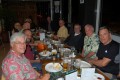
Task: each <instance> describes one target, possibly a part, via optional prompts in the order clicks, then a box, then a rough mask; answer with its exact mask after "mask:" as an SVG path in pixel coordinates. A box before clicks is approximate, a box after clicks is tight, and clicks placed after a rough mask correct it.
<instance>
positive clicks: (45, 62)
mask: <svg viewBox="0 0 120 80" xmlns="http://www.w3.org/2000/svg"><path fill="white" fill-rule="evenodd" d="M47 38H50V37H47ZM51 39H53V38H51ZM38 42H41V41H39V40H38ZM52 45H53V47H54V48H55V49H56V48H57V47H56V45H55V44H52ZM45 46H46V45H45ZM47 47H48V45H47ZM64 48H69V46H68V45H66V44H64ZM52 49H53V48H52ZM52 49H48V48H46V50H48V51H51V50H52ZM39 53H40V51H39ZM40 57H41V59H40V60H41V63H42V74H43V75H44V74H46V73H49V72H47V71H46V69H45V66H46V65H47V64H48V63H51V62H56V63H61V62H62V61H63V59H62V57H59V58H57V57H56V58H55V60H53V58H45V57H43V58H42V56H40ZM74 59H81V60H84V59H83V57H82V56H81V55H76V57H75V58H74ZM95 70H96V72H97V73H99V74H101V75H103V76H104V78H105V80H110V79H109V78H108V77H107V76H106V75H105V74H104V72H102V71H101V70H100V69H98V68H96V67H95ZM74 71H75V70H74ZM64 76H65V75H64ZM51 80H54V79H51Z"/></svg>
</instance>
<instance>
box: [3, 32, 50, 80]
mask: <svg viewBox="0 0 120 80" xmlns="http://www.w3.org/2000/svg"><path fill="white" fill-rule="evenodd" d="M10 46H11V49H10V51H9V52H8V55H7V56H6V57H5V59H4V60H3V62H2V72H3V75H4V76H5V78H6V80H49V77H50V76H49V74H45V75H44V76H43V77H42V78H40V74H39V73H38V72H37V71H35V70H34V69H33V68H32V66H31V64H30V62H29V60H28V59H27V58H26V57H25V56H24V54H23V53H24V52H25V50H26V36H25V35H24V34H23V33H14V34H13V35H12V36H11V38H10Z"/></svg>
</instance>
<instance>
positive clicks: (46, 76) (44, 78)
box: [38, 74, 50, 80]
mask: <svg viewBox="0 0 120 80" xmlns="http://www.w3.org/2000/svg"><path fill="white" fill-rule="evenodd" d="M49 78H50V74H45V75H43V76H42V77H41V78H40V79H38V80H49Z"/></svg>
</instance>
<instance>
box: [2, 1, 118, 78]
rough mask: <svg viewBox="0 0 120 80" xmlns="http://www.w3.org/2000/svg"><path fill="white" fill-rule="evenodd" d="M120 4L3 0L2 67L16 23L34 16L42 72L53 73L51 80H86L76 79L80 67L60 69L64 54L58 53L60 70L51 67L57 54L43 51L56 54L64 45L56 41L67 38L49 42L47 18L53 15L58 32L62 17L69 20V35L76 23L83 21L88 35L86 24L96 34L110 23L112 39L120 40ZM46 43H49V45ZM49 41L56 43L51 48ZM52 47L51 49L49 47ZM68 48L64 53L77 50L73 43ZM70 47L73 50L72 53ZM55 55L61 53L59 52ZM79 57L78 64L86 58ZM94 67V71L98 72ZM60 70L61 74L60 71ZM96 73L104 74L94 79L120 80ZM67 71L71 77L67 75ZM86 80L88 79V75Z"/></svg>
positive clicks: (35, 36) (115, 2) (82, 28)
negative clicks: (51, 55) (91, 27)
mask: <svg viewBox="0 0 120 80" xmlns="http://www.w3.org/2000/svg"><path fill="white" fill-rule="evenodd" d="M119 7H120V5H119V2H118V0H116V1H113V0H0V66H2V61H3V59H4V58H5V57H6V55H7V54H8V51H9V50H10V49H11V47H10V37H11V35H12V34H13V32H12V31H13V28H14V24H15V22H19V23H20V24H21V25H23V24H24V22H25V19H27V18H30V19H31V21H32V23H33V27H31V31H32V30H33V31H32V34H33V37H34V39H35V40H37V41H36V43H38V45H37V47H35V48H36V50H37V52H38V54H40V55H39V56H42V57H43V58H42V57H41V62H42V63H43V65H42V69H43V70H42V71H40V73H41V74H44V73H47V72H48V73H49V72H50V79H49V80H82V79H80V78H77V79H75V78H73V77H75V74H77V75H78V73H75V72H76V69H77V68H76V69H73V68H72V70H68V71H67V72H66V71H65V72H61V71H60V70H62V69H61V67H63V64H64V61H65V59H63V58H62V59H61V58H60V57H59V56H61V55H57V56H56V55H55V56H56V58H55V60H56V62H59V63H60V68H59V69H60V70H58V71H56V70H55V71H54V70H49V65H51V64H49V63H52V62H53V63H54V57H52V58H50V57H48V58H44V57H45V56H46V55H45V56H43V55H42V54H44V52H45V53H46V50H49V51H50V52H51V54H54V52H56V50H59V49H58V47H61V46H63V45H61V46H60V45H59V46H58V45H56V44H60V43H62V42H63V40H64V39H62V40H61V41H62V42H59V39H57V40H58V41H56V40H54V39H53V40H52V42H51V41H50V42H49V39H45V38H46V36H47V37H50V36H51V35H50V33H49V31H48V30H46V27H45V26H46V21H47V17H48V16H49V17H50V20H51V21H52V22H53V25H54V26H55V31H54V32H55V33H54V34H57V31H58V29H59V20H60V19H62V20H64V22H65V26H66V28H67V30H68V34H71V33H72V32H73V30H74V29H73V26H74V24H76V23H78V24H80V26H81V32H82V33H83V34H84V35H85V29H84V28H85V25H86V24H90V25H93V28H94V32H95V33H96V34H98V31H99V28H100V27H102V26H106V27H107V28H108V29H109V30H110V32H111V33H112V39H113V40H115V41H116V42H118V43H120V12H119V10H118V9H119ZM39 32H40V35H39ZM42 33H45V34H42ZM51 33H52V32H51ZM41 35H42V37H41ZM42 38H44V39H42ZM40 40H43V41H42V42H41V43H42V44H39V42H40ZM47 41H48V43H47ZM44 43H46V44H47V46H46V45H45V44H44ZM49 44H51V45H53V46H52V47H51V45H49ZM49 47H50V48H51V49H48V48H49ZM64 47H65V48H64V49H65V50H66V52H64V53H71V52H73V53H74V51H75V50H72V48H71V47H70V48H69V46H67V45H64ZM68 48H69V49H68ZM67 49H68V50H67ZM69 50H70V51H71V52H69ZM67 51H68V52H67ZM41 52H43V53H41ZM55 54H58V53H57V52H56V53H55ZM66 55H67V54H66ZM66 55H65V56H66ZM47 56H48V55H47ZM53 56H54V55H53ZM73 56H74V54H73ZM76 57H77V59H78V58H79V59H78V60H77V59H76V61H74V63H75V62H76V63H79V60H81V59H82V58H81V57H80V56H79V55H77V54H76ZM42 59H43V60H42ZM47 59H48V60H47ZM61 60H63V62H61ZM82 61H83V63H84V64H86V65H87V66H88V67H91V64H89V63H87V62H85V61H84V60H82ZM47 64H48V65H47ZM54 64H55V63H54ZM61 64H62V66H61ZM56 65H57V64H56ZM74 65H75V64H74ZM76 65H77V64H76ZM46 67H47V68H46ZM55 67H56V66H55ZM75 67H77V66H75ZM93 68H95V66H92V69H93ZM92 69H91V72H92V71H94V70H92ZM82 70H84V69H82ZM59 71H60V72H61V73H58V72H59ZM63 71H64V68H63ZM89 71H90V70H89ZM87 72H88V71H87ZM95 72H97V73H98V74H100V75H102V77H100V78H97V79H94V80H119V79H110V78H109V76H106V74H104V72H102V71H101V70H99V69H97V70H96V69H95ZM72 73H74V74H72ZM88 73H89V72H88ZM65 74H66V75H67V76H66V77H64V78H63V76H65ZM86 74H87V73H86ZM91 74H92V73H91ZM98 74H96V76H98ZM82 75H83V74H80V76H81V78H82ZM0 76H2V69H1V67H0ZM87 76H88V74H87ZM88 77H90V76H88ZM70 78H71V79H70ZM3 80H5V79H3ZM10 80H11V79H10ZM83 80H88V78H86V79H83ZM89 80H93V79H89Z"/></svg>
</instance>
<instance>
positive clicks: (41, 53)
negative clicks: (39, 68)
mask: <svg viewBox="0 0 120 80" xmlns="http://www.w3.org/2000/svg"><path fill="white" fill-rule="evenodd" d="M39 55H40V56H50V55H51V52H49V51H46V52H45V51H43V52H40V53H39Z"/></svg>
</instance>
